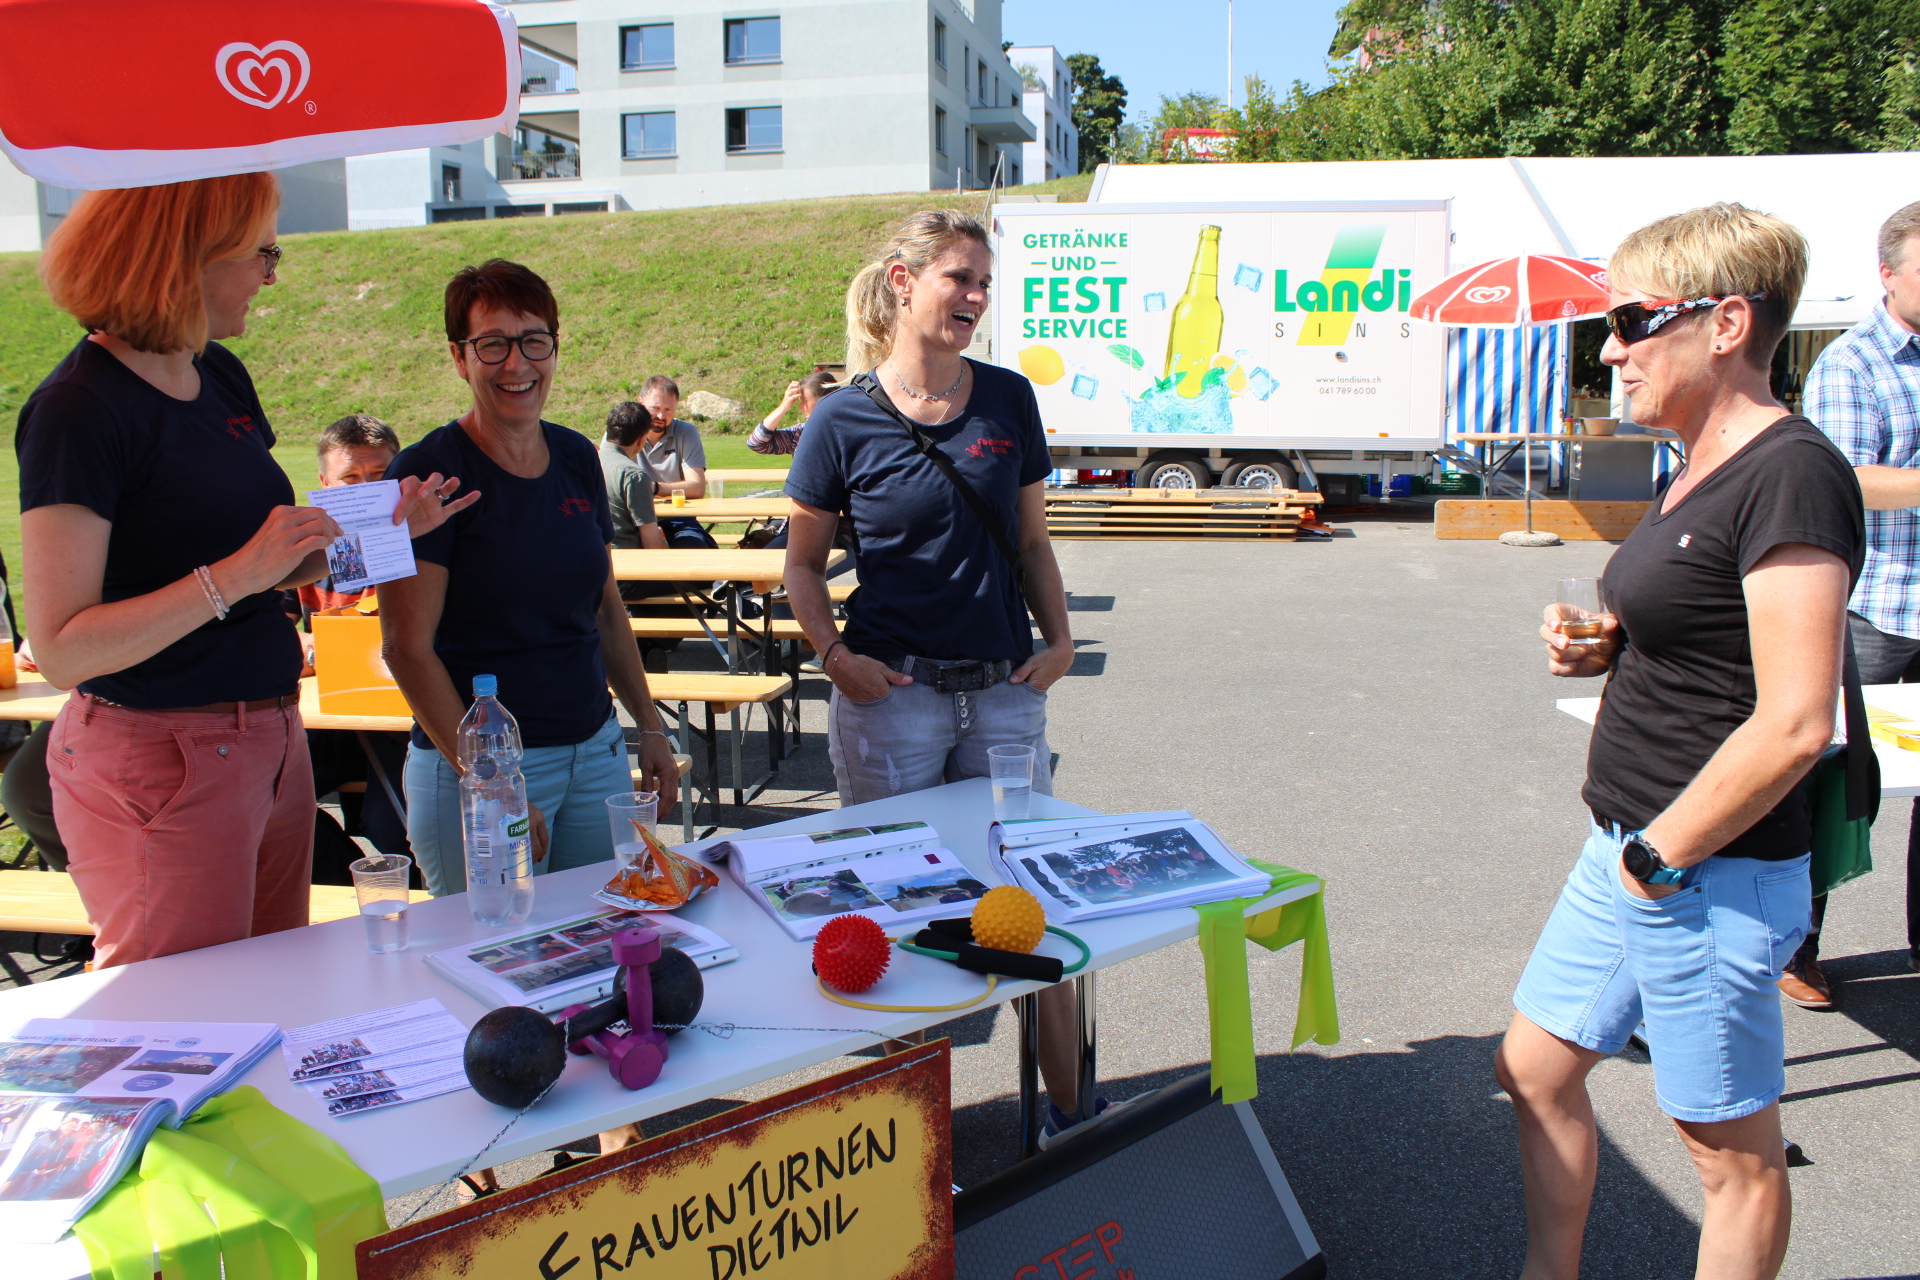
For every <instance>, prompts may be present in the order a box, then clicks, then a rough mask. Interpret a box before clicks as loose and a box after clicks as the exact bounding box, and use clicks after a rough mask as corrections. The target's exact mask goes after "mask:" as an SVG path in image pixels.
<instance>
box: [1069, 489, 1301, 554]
mask: <svg viewBox="0 0 1920 1280" xmlns="http://www.w3.org/2000/svg"><path fill="white" fill-rule="evenodd" d="M1319 501H1320V495H1319V494H1317V493H1301V492H1299V491H1298V490H1294V489H1071V490H1060V489H1054V490H1049V491H1048V492H1047V532H1048V534H1049V535H1051V536H1052V537H1053V538H1054V539H1055V540H1056V541H1074V540H1085V539H1100V540H1102V541H1109V542H1113V541H1119V542H1145V541H1152V542H1165V541H1203V542H1204V541H1212V540H1224V539H1231V540H1237V541H1259V542H1291V541H1293V539H1294V538H1295V536H1296V534H1297V531H1298V529H1299V527H1300V518H1301V516H1303V515H1305V514H1306V513H1307V512H1309V511H1310V510H1311V509H1312V508H1313V506H1314V505H1315V504H1317V503H1318V502H1319Z"/></svg>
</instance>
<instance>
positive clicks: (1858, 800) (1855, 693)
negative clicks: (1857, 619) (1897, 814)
mask: <svg viewBox="0 0 1920 1280" xmlns="http://www.w3.org/2000/svg"><path fill="white" fill-rule="evenodd" d="M1846 635H1847V648H1846V658H1845V659H1844V661H1843V663H1842V666H1841V681H1840V687H1841V690H1842V696H1843V700H1844V701H1845V703H1846V708H1847V821H1849V822H1858V821H1860V820H1861V819H1862V818H1865V819H1868V820H1869V821H1871V820H1872V819H1873V818H1875V817H1876V816H1878V814H1879V810H1880V777H1879V774H1880V767H1879V766H1880V761H1879V758H1878V757H1876V756H1875V755H1874V754H1873V730H1872V727H1871V726H1870V725H1869V724H1868V722H1867V700H1866V697H1865V695H1864V694H1862V693H1861V691H1860V660H1859V659H1858V658H1857V657H1856V656H1855V655H1854V652H1853V628H1852V627H1851V626H1849V627H1848V628H1847V632H1846Z"/></svg>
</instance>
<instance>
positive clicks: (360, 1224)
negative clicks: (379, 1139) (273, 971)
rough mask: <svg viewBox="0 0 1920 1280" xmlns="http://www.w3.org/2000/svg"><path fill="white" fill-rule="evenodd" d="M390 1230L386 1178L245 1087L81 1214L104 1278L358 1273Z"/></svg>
mask: <svg viewBox="0 0 1920 1280" xmlns="http://www.w3.org/2000/svg"><path fill="white" fill-rule="evenodd" d="M386 1229H387V1214H386V1206H385V1203H384V1202H383V1201H382V1200H381V1198H380V1188H379V1186H378V1184H376V1183H375V1182H374V1180H373V1179H372V1178H371V1177H369V1176H368V1175H367V1174H366V1173H365V1172H364V1171H362V1170H361V1169H360V1167H359V1166H358V1165H356V1164H354V1163H353V1161H352V1160H350V1159H348V1158H347V1153H346V1152H344V1151H342V1150H341V1149H340V1146H339V1144H338V1143H336V1142H334V1141H333V1140H332V1139H331V1138H329V1137H327V1136H326V1135H325V1134H322V1133H320V1132H318V1131H317V1130H315V1129H312V1128H310V1127H308V1126H307V1125H305V1124H302V1123H301V1122H300V1121H298V1120H296V1119H294V1118H293V1117H292V1116H290V1115H288V1114H287V1113H286V1112H284V1111H281V1110H280V1109H279V1108H277V1107H275V1106H273V1105H272V1104H271V1103H269V1102H268V1101H267V1100H266V1098H265V1097H263V1096H262V1095H261V1093H260V1091H259V1090H258V1089H255V1088H252V1087H251V1086H247V1085H242V1086H241V1087H240V1088H238V1089H234V1090H232V1091H230V1092H228V1093H224V1094H221V1095H220V1096H219V1097H216V1098H212V1099H209V1100H208V1101H207V1102H206V1103H205V1104H203V1105H202V1106H201V1108H200V1110H199V1111H197V1112H195V1113H194V1115H193V1116H192V1117H191V1118H190V1119H188V1120H187V1122H186V1123H185V1124H184V1125H182V1126H181V1127H180V1128H179V1129H168V1128H164V1127H163V1128H160V1129H156V1130H155V1131H154V1133H153V1136H152V1137H150V1138H148V1139H147V1146H146V1150H145V1151H144V1152H142V1153H141V1156H140V1161H139V1163H138V1164H137V1165H135V1166H134V1167H133V1168H131V1169H129V1170H127V1172H126V1174H125V1176H123V1177H122V1178H121V1179H120V1181H119V1182H118V1183H116V1184H115V1185H114V1188H113V1190H111V1191H109V1192H108V1193H107V1194H106V1195H105V1196H104V1197H102V1198H101V1200H100V1202H99V1203H98V1204H96V1205H94V1206H93V1208H92V1209H90V1210H89V1211H88V1212H87V1214H86V1216H85V1217H83V1218H81V1219H80V1221H79V1222H77V1223H75V1224H74V1228H73V1231H74V1234H75V1235H76V1236H78V1237H79V1238H80V1241H81V1243H82V1244H84V1245H85V1246H86V1250H87V1258H88V1261H89V1262H91V1263H92V1265H93V1276H94V1280H153V1275H154V1256H155V1254H158V1255H159V1263H160V1272H161V1274H162V1275H163V1276H164V1277H165V1280H222V1277H223V1276H224V1278H225V1280H299V1278H300V1277H305V1280H353V1276H354V1257H353V1250H354V1246H355V1245H356V1244H358V1243H359V1242H360V1241H362V1240H364V1239H367V1238H368V1237H369V1236H375V1235H379V1234H380V1233H382V1232H384V1231H385V1230H386Z"/></svg>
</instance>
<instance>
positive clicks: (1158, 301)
mask: <svg viewBox="0 0 1920 1280" xmlns="http://www.w3.org/2000/svg"><path fill="white" fill-rule="evenodd" d="M1140 305H1141V306H1143V307H1145V308H1146V309H1147V310H1149V311H1165V310H1166V309H1167V295H1166V294H1164V293H1149V294H1143V295H1142V296H1141V298H1140Z"/></svg>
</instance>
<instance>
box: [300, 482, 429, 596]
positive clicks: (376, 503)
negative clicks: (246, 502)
mask: <svg viewBox="0 0 1920 1280" xmlns="http://www.w3.org/2000/svg"><path fill="white" fill-rule="evenodd" d="M307 501H309V502H311V503H312V504H313V505H314V506H316V507H319V508H320V509H321V510H322V511H325V512H326V513H327V514H328V515H330V516H332V517H333V521H334V523H335V524H337V525H339V526H340V530H341V535H340V537H338V538H336V539H334V542H333V545H332V546H330V547H328V548H327V572H328V573H330V574H331V575H332V576H333V589H334V590H335V591H358V590H360V589H361V588H362V587H371V586H377V585H378V584H380V583H382V582H392V581H394V580H395V579H396V578H411V577H412V576H413V574H414V566H413V540H412V539H411V538H410V537H408V536H407V526H405V525H404V524H395V523H394V522H393V513H394V510H395V509H396V508H398V507H399V505H400V482H399V481H398V480H373V481H369V482H368V483H366V484H342V485H334V486H333V487H332V488H328V489H310V490H308V491H307Z"/></svg>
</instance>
